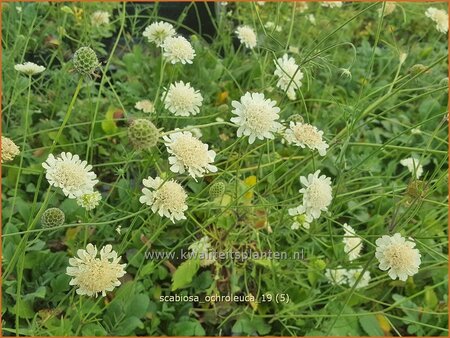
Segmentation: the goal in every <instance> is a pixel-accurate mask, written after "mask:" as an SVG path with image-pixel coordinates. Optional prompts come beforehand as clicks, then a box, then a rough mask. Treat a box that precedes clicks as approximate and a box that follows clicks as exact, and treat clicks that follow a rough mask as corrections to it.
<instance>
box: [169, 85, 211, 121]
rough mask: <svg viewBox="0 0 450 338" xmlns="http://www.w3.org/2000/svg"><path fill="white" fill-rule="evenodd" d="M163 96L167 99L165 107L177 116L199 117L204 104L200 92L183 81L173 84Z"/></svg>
mask: <svg viewBox="0 0 450 338" xmlns="http://www.w3.org/2000/svg"><path fill="white" fill-rule="evenodd" d="M162 96H163V98H164V97H165V98H164V107H165V108H166V109H167V110H169V111H170V112H171V113H172V114H174V115H175V116H190V115H197V114H198V113H199V112H200V107H201V106H202V102H203V96H202V95H201V94H200V92H199V91H198V90H195V89H194V88H193V87H191V84H190V83H189V82H188V83H186V84H185V83H184V82H183V81H179V82H175V83H173V84H171V85H170V86H169V89H168V90H167V93H163V95H162Z"/></svg>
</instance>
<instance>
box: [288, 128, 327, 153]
mask: <svg viewBox="0 0 450 338" xmlns="http://www.w3.org/2000/svg"><path fill="white" fill-rule="evenodd" d="M284 134H285V138H286V140H287V141H288V142H289V143H290V144H295V145H296V146H299V147H302V148H305V147H308V148H309V149H311V150H317V151H318V152H319V155H320V156H325V154H326V153H327V148H328V144H327V143H326V142H325V141H324V140H323V139H322V136H323V131H321V130H319V129H317V127H315V126H313V125H311V124H308V123H303V122H293V121H291V122H290V123H289V128H288V129H286V130H285V132H284Z"/></svg>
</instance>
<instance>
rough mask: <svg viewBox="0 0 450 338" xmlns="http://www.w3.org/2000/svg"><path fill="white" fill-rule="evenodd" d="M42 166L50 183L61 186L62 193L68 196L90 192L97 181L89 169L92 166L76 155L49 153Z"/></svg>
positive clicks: (74, 196) (73, 196) (78, 195)
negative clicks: (54, 154)
mask: <svg viewBox="0 0 450 338" xmlns="http://www.w3.org/2000/svg"><path fill="white" fill-rule="evenodd" d="M42 166H43V167H44V169H45V171H46V174H45V177H46V178H47V180H48V182H49V183H50V185H52V186H54V187H56V188H61V189H62V191H63V193H64V195H66V196H67V197H69V198H77V197H80V196H81V195H83V194H86V193H92V192H93V189H94V185H95V184H96V183H97V182H98V180H97V179H96V178H97V175H95V173H94V172H93V171H91V170H92V166H91V165H88V164H87V162H86V161H81V160H80V157H79V156H78V155H72V154H71V153H61V154H60V155H59V156H57V157H55V156H53V154H50V155H48V158H47V160H46V161H45V162H44V163H42Z"/></svg>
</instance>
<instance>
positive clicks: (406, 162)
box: [400, 157, 423, 179]
mask: <svg viewBox="0 0 450 338" xmlns="http://www.w3.org/2000/svg"><path fill="white" fill-rule="evenodd" d="M400 164H401V165H402V166H404V167H407V168H408V170H409V172H410V173H411V174H413V175H414V174H415V176H416V178H417V179H419V178H420V176H422V174H423V167H422V165H421V164H420V162H419V160H418V159H417V158H414V157H409V158H405V159H403V160H401V161H400Z"/></svg>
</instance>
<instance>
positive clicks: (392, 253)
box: [375, 233, 421, 281]
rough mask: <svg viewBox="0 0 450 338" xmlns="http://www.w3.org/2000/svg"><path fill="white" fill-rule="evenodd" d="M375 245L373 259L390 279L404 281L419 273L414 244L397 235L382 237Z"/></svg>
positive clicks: (417, 257)
mask: <svg viewBox="0 0 450 338" xmlns="http://www.w3.org/2000/svg"><path fill="white" fill-rule="evenodd" d="M375 244H376V245H377V248H376V252H375V257H376V258H377V259H378V261H379V262H380V265H379V266H378V267H379V268H380V269H381V270H383V271H386V270H389V271H388V274H389V277H391V278H392V279H397V277H398V279H400V280H401V281H406V279H407V278H408V276H413V275H415V274H416V273H417V272H418V271H419V266H420V263H421V261H420V257H421V255H420V253H419V250H417V249H415V248H414V247H415V246H416V243H414V242H413V241H412V240H406V239H405V238H404V237H403V236H401V235H400V234H399V233H396V234H395V235H393V236H386V235H385V236H382V237H381V238H378V239H377V240H376V241H375Z"/></svg>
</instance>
